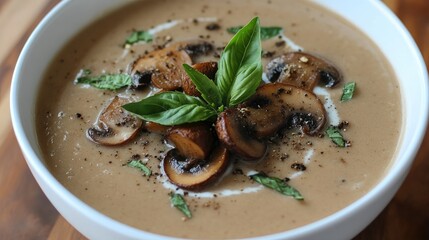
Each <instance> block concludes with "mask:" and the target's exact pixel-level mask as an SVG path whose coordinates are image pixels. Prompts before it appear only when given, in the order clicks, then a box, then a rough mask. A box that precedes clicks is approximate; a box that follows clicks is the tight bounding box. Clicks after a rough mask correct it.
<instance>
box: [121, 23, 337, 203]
mask: <svg viewBox="0 0 429 240" xmlns="http://www.w3.org/2000/svg"><path fill="white" fill-rule="evenodd" d="M196 20H197V21H199V22H216V21H218V19H217V18H216V17H200V18H196ZM191 21H194V19H186V20H183V19H178V20H172V21H169V22H166V23H162V24H159V25H157V26H155V27H153V28H151V29H149V30H148V32H149V33H150V34H153V35H155V34H157V33H159V32H162V31H164V30H167V29H171V28H173V27H175V26H177V25H179V24H181V23H183V22H191ZM280 37H281V38H280V39H281V40H283V41H284V42H285V43H286V45H287V46H288V47H289V48H290V49H291V50H293V51H303V50H304V48H303V47H301V46H300V45H298V44H296V43H295V42H294V41H293V40H291V39H290V38H288V37H287V36H286V35H284V33H283V32H282V33H281V34H280ZM128 51H129V50H128V49H125V50H124V56H125V55H126V54H127V53H128ZM262 80H263V81H265V82H268V79H267V76H266V74H265V73H263V74H262ZM151 92H152V91H151ZM314 93H315V94H316V95H319V96H323V97H324V98H325V102H324V106H325V108H326V111H327V113H328V121H329V122H330V124H332V125H338V124H339V123H340V117H339V115H338V111H337V109H336V106H335V104H334V103H333V101H332V98H331V95H330V94H329V92H328V91H327V90H326V89H324V88H321V87H316V88H315V89H314ZM152 94H153V93H152ZM314 151H315V150H314V149H312V148H311V149H308V150H307V151H306V153H305V155H304V158H303V163H304V164H305V165H308V164H311V158H312V157H313V155H314ZM246 168H247V167H244V169H243V172H245V173H246V175H247V176H250V175H252V174H255V173H257V171H255V170H254V169H250V168H248V169H246ZM162 171H163V170H162ZM303 173H304V172H302V171H300V172H296V173H294V174H292V175H291V176H290V177H289V178H290V179H294V178H297V177H299V176H301V175H302V174H303ZM165 176H166V175H165V173H164V172H163V174H162V177H157V179H158V181H160V182H161V183H162V185H163V187H164V188H166V189H168V190H171V191H173V192H175V193H178V194H184V193H185V190H183V189H180V188H178V187H177V186H176V185H174V184H172V183H170V182H169V181H168V179H167V178H166V177H165ZM263 188H264V187H263V186H262V185H252V186H249V187H245V188H242V189H223V190H220V191H211V192H210V191H205V192H191V191H186V192H187V193H188V196H191V197H196V198H214V197H215V196H217V197H228V196H233V195H239V194H249V193H255V192H258V191H260V190H261V189H263Z"/></svg>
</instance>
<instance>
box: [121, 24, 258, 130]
mask: <svg viewBox="0 0 429 240" xmlns="http://www.w3.org/2000/svg"><path fill="white" fill-rule="evenodd" d="M261 49H262V47H261V39H260V27H259V18H257V17H256V18H254V19H253V20H251V21H250V22H249V23H248V24H247V25H246V26H244V27H243V28H242V29H240V30H239V31H238V32H237V34H236V35H235V36H234V37H233V38H232V39H231V41H230V42H229V43H228V45H227V46H226V47H225V49H224V51H223V53H222V56H221V59H220V61H219V64H218V65H219V68H218V71H217V73H216V79H215V82H213V81H211V80H210V79H209V78H207V77H206V76H205V75H204V74H202V73H200V72H198V71H196V70H195V69H193V68H192V67H190V66H189V65H184V66H183V67H184V69H185V71H186V72H187V74H188V75H189V77H190V78H191V81H192V82H193V83H194V85H195V86H196V88H197V90H198V91H199V92H200V93H201V97H202V99H204V100H202V99H199V98H197V97H192V96H188V95H186V94H184V93H181V92H164V93H160V94H156V95H154V96H151V97H148V98H145V99H143V100H141V101H140V102H136V103H129V104H126V105H124V106H123V108H124V109H125V110H127V111H129V112H131V113H134V114H136V115H138V116H139V117H141V118H143V119H144V120H146V121H152V122H156V123H159V124H161V125H169V126H171V125H179V124H184V123H191V122H198V121H205V120H215V119H216V117H217V114H218V113H219V112H221V111H223V109H224V108H225V107H232V106H235V105H237V104H239V103H241V102H243V101H245V100H247V99H248V98H249V97H250V96H252V95H253V94H254V93H255V92H256V89H257V88H258V86H259V84H260V83H261V81H262V60H261Z"/></svg>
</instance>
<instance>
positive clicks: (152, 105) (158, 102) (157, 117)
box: [122, 92, 217, 126]
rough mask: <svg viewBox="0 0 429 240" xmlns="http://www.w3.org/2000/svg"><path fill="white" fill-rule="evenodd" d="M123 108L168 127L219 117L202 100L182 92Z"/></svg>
mask: <svg viewBox="0 0 429 240" xmlns="http://www.w3.org/2000/svg"><path fill="white" fill-rule="evenodd" d="M122 107H123V108H124V109H125V110H127V111H129V112H132V113H134V114H137V115H138V116H140V117H142V118H143V119H145V120H146V121H152V122H156V123H159V124H161V125H167V126H171V125H179V124H184V123H191V122H199V121H205V120H207V119H210V118H215V117H216V116H217V112H216V110H214V109H213V108H211V107H210V106H209V105H207V104H206V103H204V102H203V101H202V100H200V99H199V98H197V97H192V96H188V95H186V94H184V93H181V92H163V93H159V94H156V95H153V96H151V97H148V98H145V99H143V100H141V101H140V102H135V103H129V104H126V105H124V106H122Z"/></svg>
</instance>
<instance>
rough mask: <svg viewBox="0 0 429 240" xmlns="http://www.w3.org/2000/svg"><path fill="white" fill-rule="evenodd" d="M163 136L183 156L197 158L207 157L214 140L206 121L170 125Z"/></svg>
mask: <svg viewBox="0 0 429 240" xmlns="http://www.w3.org/2000/svg"><path fill="white" fill-rule="evenodd" d="M165 138H166V139H167V140H168V141H169V142H170V143H171V144H172V145H173V146H175V147H176V149H177V151H178V152H179V154H180V155H182V156H183V157H186V158H192V159H199V160H203V159H206V158H208V157H209V155H210V152H211V150H212V149H213V145H214V142H215V139H214V134H213V132H212V128H211V126H210V124H208V123H206V122H199V123H191V124H183V125H178V126H174V127H171V128H170V129H169V130H168V131H167V134H166V136H165Z"/></svg>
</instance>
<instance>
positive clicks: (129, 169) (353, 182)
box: [36, 0, 402, 238]
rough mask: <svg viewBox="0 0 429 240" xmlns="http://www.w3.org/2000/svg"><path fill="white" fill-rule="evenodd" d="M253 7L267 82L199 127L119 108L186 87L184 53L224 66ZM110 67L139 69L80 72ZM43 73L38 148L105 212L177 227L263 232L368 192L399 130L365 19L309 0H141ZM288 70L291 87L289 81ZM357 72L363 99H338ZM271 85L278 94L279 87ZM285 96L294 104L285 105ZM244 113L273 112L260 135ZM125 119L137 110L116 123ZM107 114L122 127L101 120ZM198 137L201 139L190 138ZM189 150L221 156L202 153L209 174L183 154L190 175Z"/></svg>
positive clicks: (234, 234)
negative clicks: (114, 81) (175, 199)
mask: <svg viewBox="0 0 429 240" xmlns="http://www.w3.org/2000/svg"><path fill="white" fill-rule="evenodd" d="M255 16H258V17H259V19H260V26H261V28H265V30H267V29H270V31H271V33H269V34H268V35H270V34H271V36H263V35H264V34H262V66H263V71H264V73H263V74H262V78H263V80H264V83H266V84H265V85H264V86H262V87H260V88H259V89H258V90H257V93H256V95H254V96H253V98H251V100H247V101H245V102H243V103H242V104H241V105H239V106H240V107H230V108H228V109H227V110H226V111H224V112H223V113H220V115H219V116H218V117H217V118H218V120H216V117H215V118H214V120H213V118H211V119H212V120H211V122H210V121H209V120H207V121H205V123H201V126H203V127H201V126H199V128H201V129H203V130H201V131H200V130H198V131H197V130H195V128H194V127H195V126H194V125H195V124H194V125H192V124H191V126H192V127H191V130H189V129H188V130H186V129H185V128H186V127H184V126H187V125H184V126H182V125H181V126H176V127H175V130H174V131H173V130H171V128H170V127H165V126H162V125H158V124H154V123H150V122H147V121H142V120H140V119H137V118H135V117H134V115H131V114H130V113H128V112H126V111H125V110H124V109H122V108H121V106H122V105H124V104H126V103H129V102H138V101H140V100H141V99H145V98H146V97H147V96H154V95H156V94H157V92H159V91H160V89H164V90H162V91H167V90H168V91H170V90H174V91H181V90H183V91H187V90H186V89H187V88H186V86H185V83H183V82H181V81H182V80H181V79H182V78H186V74H185V72H184V70H183V67H182V64H183V63H187V64H189V65H192V64H196V63H202V62H211V63H210V64H211V65H217V67H216V68H219V70H218V72H217V74H220V73H219V71H221V70H222V66H220V65H219V64H217V63H218V61H219V60H220V57H221V55H222V51H223V50H224V47H225V46H226V45H227V44H228V42H229V40H230V39H231V38H232V37H233V34H232V33H231V32H236V30H237V29H238V28H235V27H240V26H243V25H245V24H246V23H248V22H249V21H250V20H251V19H253V18H254V17H255ZM77 17H78V16H77ZM234 28H235V29H236V30H234ZM138 31H140V32H138ZM243 31H244V30H243ZM261 31H263V30H261ZM273 32H274V33H273ZM133 34H134V36H133ZM130 36H131V37H130ZM136 39H137V41H136ZM172 48H175V49H176V50H174V51H170V50H171V49H172ZM165 49H170V50H168V51H167V50H165ZM226 50H227V49H225V51H226ZM160 62H161V63H162V64H164V65H162V66H167V65H168V64H171V65H174V66H173V69H174V71H171V68H168V69H163V67H162V66H161V65H159V64H161V63H160ZM148 66H149V67H150V66H152V68H151V69H150V71H146V70H147V69H148ZM153 66H155V67H153ZM193 66H194V68H195V69H197V70H199V71H202V72H203V73H204V74H206V75H207V76H208V77H209V78H212V79H213V78H215V74H216V68H214V69H215V70H213V71H214V72H213V71H212V72H211V73H210V71H208V72H204V70H201V69H198V67H196V65H193ZM287 66H289V67H287ZM293 66H295V67H296V68H293ZM307 66H311V67H312V68H311V69H306V67H307ZM210 69H212V68H211V67H210ZM303 69H304V70H303ZM300 71H307V72H304V73H303V75H301V74H300V75H299V76H304V75H305V74H309V75H308V76H307V75H305V76H304V77H303V78H305V79H299V80H296V79H295V80H296V81H297V82H296V83H298V84H295V86H294V85H293V84H294V83H293V81H292V82H291V81H289V80H287V79H288V77H291V76H293V75H294V73H296V72H300ZM316 73H317V74H319V75H317V74H316ZM103 74H104V77H105V78H107V77H109V76H113V75H115V76H122V77H123V76H125V77H127V76H128V77H129V76H131V77H132V79H133V83H129V84H128V85H129V86H128V85H127V84H125V85H124V87H122V88H121V87H119V88H118V89H117V90H109V89H100V88H97V87H94V86H91V85H89V84H78V83H77V79H83V78H82V77H86V76H101V75H103ZM120 74H122V75H120ZM168 74H170V75H168ZM314 74H316V75H314ZM295 75H296V74H295ZM106 76H107V77H106ZM45 78H46V79H45V81H44V84H43V86H42V87H41V89H40V94H39V99H38V103H37V104H38V107H37V112H36V116H37V126H38V136H39V144H40V148H41V149H42V152H43V153H44V155H45V162H46V164H47V166H48V167H49V169H50V171H51V172H52V173H53V174H54V176H55V177H56V178H57V179H58V180H59V181H60V182H61V183H62V184H63V185H64V186H65V187H66V188H67V189H69V190H70V191H71V192H72V193H73V194H75V195H76V196H77V197H79V198H80V199H81V200H82V201H84V202H85V203H87V204H89V205H90V206H92V207H93V208H95V209H97V210H98V211H100V212H102V213H103V214H105V215H107V216H109V217H111V218H113V219H115V220H118V221H120V222H123V223H125V224H128V225H130V226H133V227H136V228H139V229H143V230H145V231H149V232H153V233H158V234H162V235H167V236H175V237H182V238H241V237H252V236H261V235H266V234H272V233H278V232H281V231H285V230H289V229H293V228H296V227H300V226H303V225H305V224H308V223H311V222H314V221H316V220H319V219H321V218H323V217H326V216H328V215H330V214H332V213H334V212H336V211H338V210H340V209H342V208H344V207H346V206H347V205H349V204H351V203H352V202H353V201H355V200H357V199H358V198H360V197H362V196H363V195H364V194H365V193H367V192H368V191H369V190H370V189H371V188H372V187H373V186H374V185H375V184H376V183H377V182H378V181H379V180H380V179H381V177H382V176H383V175H384V173H385V171H386V169H387V168H388V167H389V164H390V162H391V160H392V158H393V156H394V154H395V150H396V147H397V144H398V142H399V135H400V132H401V124H402V121H401V119H402V117H401V99H400V98H401V97H400V91H399V89H398V83H397V81H396V79H395V75H394V74H393V71H392V69H391V68H390V65H389V64H388V62H387V61H386V59H385V58H384V56H383V55H382V54H381V53H380V51H379V49H378V48H377V47H376V46H375V45H374V44H373V43H372V42H371V41H370V40H369V39H368V38H367V36H365V35H363V34H362V33H361V32H359V31H358V30H357V29H356V28H355V27H354V26H352V25H351V24H349V23H348V22H347V21H345V20H344V19H342V18H339V17H338V16H336V15H335V14H332V13H331V12H329V11H327V10H325V9H323V8H321V7H319V6H317V5H316V4H314V3H312V2H309V1H293V0H264V1H260V0H234V1H208V0H186V1H178V0H169V1H166V0H164V1H159V0H157V1H139V2H138V3H134V4H132V5H130V6H127V7H125V8H123V9H120V10H119V11H116V12H114V13H111V14H108V15H106V16H105V17H103V18H102V19H100V20H99V21H97V22H95V23H94V24H92V25H90V26H88V27H87V28H86V29H84V30H83V31H82V32H81V33H80V34H79V35H78V36H76V37H75V38H73V39H72V40H71V41H70V42H69V43H67V44H66V45H65V47H64V49H63V50H62V51H61V52H60V53H59V54H58V56H57V57H56V58H55V60H54V61H53V62H52V65H51V67H50V68H49V69H48V70H47V73H46V77H45ZM310 78H311V82H309V83H307V82H306V81H310V80H309V79H310ZM313 78H314V79H313ZM316 78H317V79H316ZM281 79H283V80H284V79H286V80H284V81H286V83H287V84H292V85H284V83H279V82H281V81H282V80H281ZM175 81H179V82H175ZM187 81H188V83H187V84H191V85H192V82H189V81H190V80H189V79H187ZM270 81H273V82H275V83H268V82H270ZM125 82H126V81H125ZM350 83H355V89H354V93H353V97H352V98H351V99H349V100H348V101H341V100H340V99H341V98H342V97H344V96H343V89H344V87H345V86H346V85H347V86H348V85H350ZM177 84H178V85H177ZM192 86H193V85H192ZM191 90H192V91H196V90H195V88H194V89H191ZM191 90H189V91H191ZM349 90H350V89H349ZM284 92H285V93H287V94H286V95H282V94H283V93H284ZM313 92H314V93H315V95H313ZM346 92H347V88H346ZM187 94H191V93H189V92H187ZM197 94H198V91H197ZM264 94H265V95H264ZM273 94H274V95H275V94H277V95H279V96H280V97H279V96H277V98H280V100H278V99H277V100H273V99H270V97H271V96H273ZM304 95H305V98H304V97H303V96H304ZM255 96H257V97H255ZM261 96H265V97H263V98H261ZM258 97H259V98H258ZM252 99H253V100H252ZM255 99H268V100H266V101H259V100H258V101H256V100H255ZM252 101H253V102H252ZM306 101H307V102H309V104H307V103H305V104H304V103H303V102H306ZM284 102H286V103H287V106H294V107H293V109H294V110H295V111H284V106H283V105H282V104H283V103H284ZM319 102H320V104H319ZM272 103H276V104H277V105H279V104H280V103H281V104H280V105H281V106H280V107H279V108H277V110H272V109H271V110H269V111H270V112H269V113H267V115H266V116H268V117H265V118H264V116H260V115H255V112H257V111H256V110H258V109H259V110H260V109H265V107H267V109H268V107H271V105H269V104H272ZM286 103H284V104H286ZM255 105H256V107H255ZM237 106H238V105H237ZM285 106H286V105H285ZM226 108H227V107H226ZM226 108H225V109H226ZM249 109H250V110H249ZM255 109H256V110H255ZM282 109H283V110H282ZM296 110H305V111H304V113H302V112H300V111H296ZM247 111H250V112H251V113H250V114H254V117H253V118H252V119H253V120H254V119H258V118H261V119H262V120H261V121H262V123H259V122H257V121H256V120H255V121H256V123H255V124H253V122H252V121H253V120H252V121H250V120H249V121H244V120H243V121H244V122H245V123H246V124H245V125H246V126H253V128H252V131H253V132H252V134H253V135H252V134H249V133H247V132H246V133H243V132H245V131H241V132H240V131H239V130H240V128H241V126H242V125H243V121H242V118H240V117H236V116H239V114H243V115H245V114H246V112H247ZM267 111H268V110H267ZM276 111H277V112H278V113H276ZM219 112H220V111H219ZM284 112H287V113H290V114H289V115H287V116H286V115H284V114H285V113H284ZM307 112H309V113H308V114H307ZM292 113H293V114H292ZM234 114H235V115H234ZM256 114H260V113H256ZM279 114H280V115H279ZM231 116H234V117H231ZM307 116H311V117H312V118H307ZM115 117H120V118H121V119H128V120H127V121H124V122H115V121H113V120H112V119H114V118H115ZM286 117H287V121H285V120H284V119H285V118H286ZM267 118H268V119H267ZM130 119H131V120H130ZM236 119H241V120H240V121H241V122H234V121H235V120H236ZM222 121H223V122H222ZM279 121H285V122H284V123H281V124H278V123H279ZM100 123H102V124H104V125H103V126H106V124H107V125H108V124H112V125H111V126H112V127H109V128H105V129H104V130H103V129H102V128H101V129H100V126H101V125H100ZM252 124H253V125H252ZM206 125H208V127H204V126H206ZM215 125H216V127H215ZM166 128H168V129H167V130H166ZM106 129H107V130H106ZM124 129H125V130H124ZM183 129H185V130H183ZM204 129H205V130H204ZM207 129H209V130H207ZM331 130H334V132H332V131H331ZM112 131H113V133H112ZM118 131H119V132H118ZM196 131H197V132H198V133H201V132H204V131H209V135H210V134H211V135H210V136H214V137H213V139H211V138H210V137H209V138H207V137H206V136H208V135H204V134H203V135H202V136H203V137H200V138H199V139H198V137H194V135H195V132H196ZM235 131H238V132H237V133H236V132H235ZM184 132H185V134H184ZM255 132H256V133H255ZM338 133H339V134H341V135H342V137H338ZM237 134H238V135H237ZM240 134H241V135H240ZM246 134H247V135H246ZM225 136H227V138H228V139H229V140H228V139H226V138H225ZM166 139H167V140H168V141H166ZM189 139H191V140H189ZM195 139H196V140H195ZM201 139H203V140H201ZM204 139H206V140H207V141H204ZM231 139H232V140H231ZM237 139H238V140H237ZM240 139H241V140H240ZM187 141H189V142H187ZM252 141H253V142H252ZM334 141H337V142H336V143H335V142H334ZM338 141H340V143H339V142H338ZM341 141H342V142H341ZM194 143H196V148H190V147H189V146H193V144H194ZM243 144H244V145H243ZM246 144H247V145H246ZM206 145H207V146H208V145H210V146H209V147H207V146H206ZM338 145H340V146H338ZM216 146H217V147H216ZM225 146H226V148H225ZM174 147H175V149H176V150H173V151H170V149H172V148H174ZM219 147H223V148H222V149H221V150H219ZM214 148H217V150H213V149H214ZM189 149H191V150H189ZM195 149H197V150H195ZM207 149H210V150H207ZM243 149H244V150H243ZM261 149H262V150H261ZM188 150H189V151H188ZM200 150H201V151H200ZM206 150H207V151H206ZM183 152H187V153H186V154H188V155H192V154H194V155H196V156H201V157H195V159H198V158H207V159H211V158H214V159H215V160H216V161H217V162H215V161H214V160H213V162H209V163H208V164H206V163H204V164H206V165H204V167H201V165H198V164H201V163H197V165H198V166H199V167H200V169H199V170H198V171H203V170H204V169H206V170H207V169H211V170H210V171H212V172H210V171H209V170H207V171H206V170H204V171H206V172H204V174H209V175H207V176H206V175H201V176H200V178H198V179H196V178H195V176H193V173H192V172H186V171H188V170H189V169H194V168H195V166H190V167H189V169H186V166H184V167H183V166H181V167H183V169H185V170H183V171H184V172H185V173H186V174H188V175H186V176H185V175H180V174H177V172H176V171H175V170H174V168H175V167H177V166H173V165H174V164H173V165H171V164H170V163H177V162H180V161H179V160H177V159H176V158H179V157H177V156H176V155H177V154H178V155H180V154H181V153H183ZM225 154H228V156H226V155H225ZM261 154H262V159H259V158H261ZM192 159H193V158H192ZM249 159H251V161H249ZM255 159H256V160H255ZM133 160H134V161H133ZM167 160H168V161H172V162H167ZM226 160H227V162H226V163H225V162H224V161H226ZM174 161H176V162H174ZM131 162H133V163H138V164H140V165H138V164H137V167H136V165H135V164H134V165H133V164H130V163H131ZM189 162H190V163H189ZM189 162H186V163H187V164H188V163H189V164H191V165H192V164H194V163H193V162H192V161H189ZM141 165H143V167H142V166H141ZM176 165H177V164H176ZM133 166H134V167H133ZM170 168H173V170H171V169H170ZM201 168H202V169H203V170H201ZM148 171H149V172H148ZM196 171H197V170H196ZM207 172H209V173H207ZM200 173H201V172H198V174H200ZM255 173H259V174H260V175H261V176H270V177H276V179H277V180H279V181H280V182H281V183H279V184H283V185H282V186H290V187H292V188H291V189H294V190H296V191H299V194H300V195H299V196H300V197H297V195H295V197H294V195H293V194H292V196H285V195H283V194H280V193H279V192H276V191H274V190H273V189H270V188H267V187H265V186H263V185H260V184H259V183H258V182H257V180H256V179H255V178H254V177H253V178H251V177H249V176H255V175H254V174H255ZM261 173H264V174H261ZM169 174H170V175H169ZM195 174H197V173H195ZM185 177H188V178H187V179H185ZM171 195H173V196H183V199H184V200H185V202H186V204H187V206H188V207H189V211H190V213H191V214H192V217H188V216H186V215H185V214H184V212H181V211H179V210H178V209H176V208H175V207H174V206H172V203H171V202H170V198H171ZM302 198H303V199H302ZM179 200H180V199H179ZM176 205H177V203H176Z"/></svg>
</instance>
